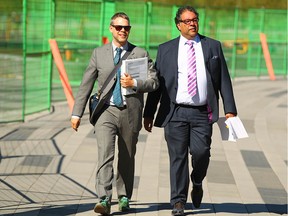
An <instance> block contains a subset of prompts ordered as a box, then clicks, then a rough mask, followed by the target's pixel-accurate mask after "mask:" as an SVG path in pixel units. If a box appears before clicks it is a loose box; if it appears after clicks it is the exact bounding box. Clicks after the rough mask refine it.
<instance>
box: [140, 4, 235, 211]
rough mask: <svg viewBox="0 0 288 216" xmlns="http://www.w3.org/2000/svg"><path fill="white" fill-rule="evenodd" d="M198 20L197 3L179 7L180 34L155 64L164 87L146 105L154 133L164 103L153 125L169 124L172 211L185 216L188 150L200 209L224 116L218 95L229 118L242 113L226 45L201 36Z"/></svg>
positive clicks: (162, 48)
mask: <svg viewBox="0 0 288 216" xmlns="http://www.w3.org/2000/svg"><path fill="white" fill-rule="evenodd" d="M198 22H199V14H198V13H197V11H196V10H195V9H194V8H193V7H190V6H184V7H180V8H179V9H178V11H177V14H176V17H175V23H176V26H177V28H178V30H179V31H180V34H181V35H180V36H179V37H177V38H175V39H172V40H170V41H168V42H166V43H163V44H161V45H160V46H159V48H158V53H157V58H156V62H155V68H156V70H158V72H159V77H158V78H159V81H160V87H159V88H158V90H156V91H155V92H151V93H149V94H148V97H147V101H146V105H145V109H144V127H145V129H146V130H147V131H149V132H151V130H152V126H153V121H154V115H155V113H156V110H157V106H158V103H159V102H160V106H159V110H158V112H157V116H156V118H155V122H154V125H155V126H156V127H164V132H165V139H166V141H167V146H168V152H169V159H170V185H171V197H170V202H171V205H172V206H173V210H172V215H178V216H179V215H184V207H185V204H186V202H187V195H188V188H189V182H190V180H189V166H188V153H190V154H191V155H192V168H193V171H192V173H191V175H190V178H191V181H192V184H193V189H192V192H191V198H192V202H193V205H194V207H195V208H199V207H200V204H201V201H202V197H203V189H202V181H203V179H204V178H205V176H206V173H207V169H208V165H209V160H210V146H211V137H212V125H213V123H214V122H216V121H217V120H218V118H219V106H218V103H219V93H220V95H221V98H222V100H223V105H224V112H225V116H226V118H229V117H233V116H236V115H237V109H236V105H235V100H234V96H233V89H232V84H231V79H230V75H229V72H228V68H227V65H226V61H225V58H224V55H223V51H222V48H221V44H220V42H219V41H216V40H213V39H211V38H208V37H205V36H203V35H200V34H198V27H199V26H198ZM190 49H191V50H192V49H193V54H191V52H192V51H191V50H190ZM192 62H193V63H192ZM191 68H192V69H191ZM191 70H193V71H194V72H195V77H196V78H195V80H194V81H193V82H194V83H193V84H192V86H195V89H194V90H193V91H192V92H193V94H190V90H189V89H188V85H190V84H189V79H191V78H188V75H189V73H190V71H191ZM189 76H190V75H189Z"/></svg>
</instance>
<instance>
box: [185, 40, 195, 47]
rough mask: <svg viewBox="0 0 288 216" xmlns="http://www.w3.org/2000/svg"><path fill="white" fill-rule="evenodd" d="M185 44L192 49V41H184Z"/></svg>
mask: <svg viewBox="0 0 288 216" xmlns="http://www.w3.org/2000/svg"><path fill="white" fill-rule="evenodd" d="M185 44H188V45H189V46H190V47H193V44H194V42H193V41H192V40H188V41H186V43H185Z"/></svg>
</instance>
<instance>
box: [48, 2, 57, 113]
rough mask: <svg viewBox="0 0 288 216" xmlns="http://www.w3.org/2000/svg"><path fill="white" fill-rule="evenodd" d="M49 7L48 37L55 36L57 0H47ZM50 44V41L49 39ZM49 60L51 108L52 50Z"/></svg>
mask: <svg viewBox="0 0 288 216" xmlns="http://www.w3.org/2000/svg"><path fill="white" fill-rule="evenodd" d="M47 4H49V5H48V9H49V16H48V18H49V21H50V22H49V21H48V25H49V36H48V38H49V39H51V38H54V26H55V0H52V1H50V0H47ZM47 44H48V41H47ZM48 62H49V64H48V65H49V68H48V110H50V107H51V102H52V77H53V75H52V74H53V58H52V53H51V52H50V53H49V54H48Z"/></svg>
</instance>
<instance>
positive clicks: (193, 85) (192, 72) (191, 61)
mask: <svg viewBox="0 0 288 216" xmlns="http://www.w3.org/2000/svg"><path fill="white" fill-rule="evenodd" d="M186 44H188V45H189V48H188V52H187V66H188V67H187V71H188V94H189V95H191V97H193V96H194V95H196V93H197V70H196V55H195V50H194V47H193V42H192V41H187V42H186Z"/></svg>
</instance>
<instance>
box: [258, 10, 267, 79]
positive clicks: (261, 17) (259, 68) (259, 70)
mask: <svg viewBox="0 0 288 216" xmlns="http://www.w3.org/2000/svg"><path fill="white" fill-rule="evenodd" d="M259 12H260V15H261V16H260V20H259V22H260V29H259V30H260V31H259V32H263V33H264V31H263V30H264V21H265V9H260V10H259ZM261 62H262V50H261V44H260V40H259V46H257V69H258V71H257V77H259V76H260V75H261Z"/></svg>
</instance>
